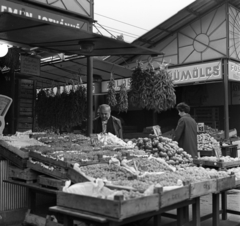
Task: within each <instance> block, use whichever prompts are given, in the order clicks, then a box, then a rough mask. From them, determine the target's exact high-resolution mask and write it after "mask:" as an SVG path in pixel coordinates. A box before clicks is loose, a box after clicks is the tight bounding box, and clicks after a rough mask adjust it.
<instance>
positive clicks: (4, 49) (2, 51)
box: [0, 44, 8, 57]
mask: <svg viewBox="0 0 240 226" xmlns="http://www.w3.org/2000/svg"><path fill="white" fill-rule="evenodd" d="M7 53H8V46H7V45H6V44H0V57H4V56H5V55H6V54H7Z"/></svg>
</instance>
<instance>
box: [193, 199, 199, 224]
mask: <svg viewBox="0 0 240 226" xmlns="http://www.w3.org/2000/svg"><path fill="white" fill-rule="evenodd" d="M192 215H193V225H194V226H200V225H201V220H200V197H197V198H195V203H194V204H193V205H192Z"/></svg>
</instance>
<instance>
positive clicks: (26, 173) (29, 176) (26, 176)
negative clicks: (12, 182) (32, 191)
mask: <svg viewBox="0 0 240 226" xmlns="http://www.w3.org/2000/svg"><path fill="white" fill-rule="evenodd" d="M8 176H9V178H13V179H20V180H24V181H34V180H37V177H38V174H37V173H36V172H34V171H33V170H31V169H29V168H26V169H23V170H22V169H19V168H17V167H14V166H9V169H8Z"/></svg>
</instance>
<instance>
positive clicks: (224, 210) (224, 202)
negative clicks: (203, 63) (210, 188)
mask: <svg viewBox="0 0 240 226" xmlns="http://www.w3.org/2000/svg"><path fill="white" fill-rule="evenodd" d="M221 196H222V197H221V198H222V199H221V200H222V220H227V192H226V191H223V192H222V193H221Z"/></svg>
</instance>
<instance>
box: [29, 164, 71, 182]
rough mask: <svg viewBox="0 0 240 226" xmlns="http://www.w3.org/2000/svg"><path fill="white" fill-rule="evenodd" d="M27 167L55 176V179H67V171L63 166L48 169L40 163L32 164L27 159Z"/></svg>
mask: <svg viewBox="0 0 240 226" xmlns="http://www.w3.org/2000/svg"><path fill="white" fill-rule="evenodd" d="M27 167H29V168H30V169H32V170H35V171H37V172H40V173H42V174H46V175H49V176H51V177H54V178H57V179H67V171H66V170H65V169H63V168H59V170H49V169H46V168H44V167H42V166H41V165H40V164H37V163H36V164H34V163H32V162H31V161H29V160H28V161H27Z"/></svg>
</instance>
